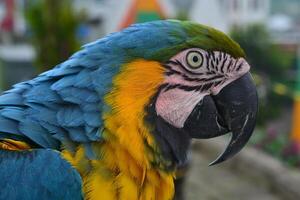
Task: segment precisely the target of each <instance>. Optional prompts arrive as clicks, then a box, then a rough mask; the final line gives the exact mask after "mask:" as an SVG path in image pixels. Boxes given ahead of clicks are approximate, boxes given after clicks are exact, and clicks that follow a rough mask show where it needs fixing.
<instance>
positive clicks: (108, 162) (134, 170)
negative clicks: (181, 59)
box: [63, 60, 174, 200]
mask: <svg viewBox="0 0 300 200" xmlns="http://www.w3.org/2000/svg"><path fill="white" fill-rule="evenodd" d="M163 80H164V68H163V67H162V66H161V65H160V64H159V63H158V62H153V61H146V60H136V61H134V62H131V63H129V64H126V65H125V66H123V67H122V68H121V72H120V73H119V74H118V75H117V76H116V77H115V78H114V80H113V90H112V91H111V92H110V93H109V94H108V95H106V97H105V103H106V104H107V105H108V106H109V107H110V108H111V110H110V111H108V112H107V113H105V114H104V115H103V121H104V129H103V133H102V134H103V138H104V141H102V142H101V143H93V144H92V148H93V150H94V152H95V154H96V155H97V159H95V160H88V161H83V160H82V159H86V160H87V158H85V157H84V155H83V153H82V151H83V147H79V148H78V151H77V153H75V155H71V154H70V153H68V152H66V151H65V152H63V155H64V157H65V158H66V159H67V160H69V161H70V162H71V164H72V165H73V166H74V167H75V168H77V169H78V171H79V172H80V174H81V176H82V178H83V185H84V188H83V191H84V193H85V198H87V199H90V200H96V199H105V200H115V199H120V200H123V199H124V200H128V199H130V200H138V199H139V200H170V199H172V198H173V194H174V185H173V177H174V174H173V173H171V172H165V171H163V170H160V169H159V168H158V167H156V166H153V165H152V164H151V163H152V162H153V159H154V155H153V152H151V151H148V150H147V147H146V145H145V144H147V145H148V146H151V148H153V149H155V151H157V150H156V149H157V147H156V144H155V141H154V139H153V137H152V135H151V133H150V131H149V127H147V125H146V124H145V122H144V117H145V107H146V106H147V105H148V104H149V103H150V100H151V98H152V97H153V96H154V95H155V93H156V92H157V91H158V88H159V86H160V85H161V84H162V83H163ZM76 155H77V156H76ZM76 157H80V158H76ZM82 163H84V164H82ZM86 163H88V164H86Z"/></svg>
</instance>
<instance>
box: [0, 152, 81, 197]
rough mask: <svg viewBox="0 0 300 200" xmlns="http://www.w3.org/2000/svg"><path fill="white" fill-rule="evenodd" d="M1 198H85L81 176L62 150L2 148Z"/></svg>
mask: <svg viewBox="0 0 300 200" xmlns="http://www.w3.org/2000/svg"><path fill="white" fill-rule="evenodd" d="M0 166H1V169H0V170H1V173H0V199H7V200H10V199H11V200H12V199H22V200H41V199H43V200H53V199H70V200H71V199H72V200H81V199H83V197H82V192H81V186H82V185H81V178H80V175H79V174H78V172H77V171H76V170H75V169H74V168H73V167H72V166H71V165H70V164H69V163H68V162H67V161H65V160H64V159H62V158H61V157H60V154H59V153H58V152H55V151H52V150H47V149H37V150H32V151H24V152H13V151H4V150H1V151H0Z"/></svg>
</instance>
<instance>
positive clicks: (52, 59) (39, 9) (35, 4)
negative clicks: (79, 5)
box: [25, 0, 80, 72]
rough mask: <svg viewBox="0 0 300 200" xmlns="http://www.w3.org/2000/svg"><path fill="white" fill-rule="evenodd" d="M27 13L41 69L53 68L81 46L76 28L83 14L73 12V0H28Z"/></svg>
mask: <svg viewBox="0 0 300 200" xmlns="http://www.w3.org/2000/svg"><path fill="white" fill-rule="evenodd" d="M25 15H26V19H27V22H28V25H29V27H30V30H31V39H32V42H33V44H34V47H35V49H36V52H37V60H36V64H37V66H39V67H38V70H39V72H41V71H45V70H48V69H51V68H52V67H54V66H55V65H57V64H58V63H60V62H62V61H64V60H66V59H67V58H68V57H69V56H70V55H71V54H72V53H73V52H75V51H76V50H78V49H79V42H78V41H77V39H76V29H77V27H78V25H79V21H80V16H79V17H78V16H77V14H76V13H75V12H74V11H73V9H72V5H71V1H70V0H34V1H28V5H27V9H26V11H25Z"/></svg>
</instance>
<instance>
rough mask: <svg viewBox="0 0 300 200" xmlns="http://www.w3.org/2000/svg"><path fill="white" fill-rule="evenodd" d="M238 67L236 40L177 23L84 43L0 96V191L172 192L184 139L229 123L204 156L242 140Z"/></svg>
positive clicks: (19, 194)
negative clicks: (220, 143)
mask: <svg viewBox="0 0 300 200" xmlns="http://www.w3.org/2000/svg"><path fill="white" fill-rule="evenodd" d="M46 53H47V52H45V54H46ZM249 69H250V66H249V64H248V63H247V61H246V60H245V55H244V53H243V51H242V50H241V48H240V47H239V45H238V44H237V43H235V42H234V41H232V40H231V39H230V38H229V37H227V36H226V35H225V34H223V33H222V32H219V31H217V30H215V29H213V28H210V27H207V26H203V25H199V24H197V23H193V22H187V21H185V22H181V21H174V20H168V21H156V22H150V23H143V24H136V25H132V26H131V27H129V28H127V29H125V30H123V31H121V32H117V33H113V34H111V35H108V36H106V37H104V38H102V39H100V40H97V41H95V42H93V43H91V44H88V45H86V46H84V47H83V48H82V50H80V51H78V52H77V53H75V54H74V55H73V56H71V57H70V58H69V59H68V60H67V61H65V62H63V63H61V64H59V65H57V66H56V67H54V68H53V69H52V70H50V71H47V72H45V73H43V74H40V75H39V76H37V77H36V78H34V79H32V80H29V81H25V82H22V83H19V84H16V85H14V86H13V89H11V90H8V91H6V92H4V93H3V94H2V95H1V96H0V149H1V150H0V199H7V200H8V199H22V200H29V199H30V200H32V199H33V200H34V199H38V200H40V199H43V200H48V199H49V200H50V199H51V200H53V199H72V200H77V199H89V200H96V199H104V200H115V199H118V200H135V199H136V200H137V199H140V200H150V199H151V200H154V199H156V200H169V199H172V198H173V195H174V183H173V182H174V178H175V174H176V170H177V169H179V168H180V167H181V166H184V165H185V163H186V161H187V156H186V155H187V151H188V148H189V144H190V141H191V139H192V138H211V137H216V136H219V135H224V134H226V133H228V132H232V138H231V141H230V143H229V145H228V147H227V149H226V150H225V152H224V153H223V154H222V155H221V156H220V157H219V158H218V159H217V160H216V161H215V162H213V163H212V164H216V163H219V162H222V161H224V160H226V159H228V158H230V157H231V156H233V155H234V154H236V153H237V152H238V151H240V150H241V148H242V147H243V146H244V145H245V144H246V143H247V141H248V139H249V137H250V136H251V134H252V132H253V128H254V125H255V117H256V113H257V95H256V90H255V86H254V84H253V82H252V79H251V76H250V74H249Z"/></svg>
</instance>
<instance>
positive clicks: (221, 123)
mask: <svg viewBox="0 0 300 200" xmlns="http://www.w3.org/2000/svg"><path fill="white" fill-rule="evenodd" d="M121 33H122V34H124V35H123V37H122V35H118V33H117V36H115V37H116V38H120V39H119V40H118V42H117V43H114V44H117V45H118V49H116V51H119V50H120V49H121V50H122V53H115V54H116V55H120V54H121V55H122V54H124V55H126V63H127V64H126V65H125V67H123V68H122V69H121V70H120V71H121V72H120V74H122V75H118V77H117V78H115V80H114V85H115V86H114V88H117V89H115V90H114V91H112V92H111V93H112V94H111V95H110V96H111V97H110V99H113V98H114V100H110V103H109V104H110V105H112V107H114V109H113V110H114V113H121V112H122V110H125V109H129V112H130V113H131V115H129V114H128V113H127V117H123V121H122V122H120V123H124V122H125V120H126V121H129V120H130V118H132V117H133V116H138V118H142V119H143V122H144V123H145V124H146V126H147V127H148V129H150V131H149V132H150V133H151V135H152V136H153V137H154V139H155V143H156V145H157V146H158V148H159V151H160V153H161V154H162V155H163V157H164V159H165V160H169V161H172V162H171V164H170V165H171V166H174V165H176V166H180V165H184V163H185V162H186V154H187V151H188V147H189V144H190V141H191V139H193V138H195V139H206V138H213V137H217V136H221V135H225V134H227V133H231V140H230V142H229V144H228V146H227V148H226V150H225V151H224V152H223V153H222V154H221V155H220V156H219V157H218V158H217V159H216V160H215V161H214V162H213V163H211V164H217V163H220V162H222V161H225V160H227V159H228V158H230V157H232V156H233V155H235V154H236V153H238V152H239V151H240V150H241V149H242V148H243V147H244V145H245V144H246V143H247V141H248V140H249V138H250V136H251V134H252V132H253V129H254V126H255V118H256V114H257V106H258V100H257V93H256V89H255V85H254V83H253V80H252V77H251V75H250V72H249V70H250V65H249V64H248V62H247V61H246V59H245V54H244V52H243V50H242V49H241V48H240V46H239V45H238V44H237V43H235V42H234V41H233V40H232V39H230V38H229V37H228V36H226V35H225V34H224V33H222V32H220V31H217V30H215V29H213V28H210V27H207V26H204V25H200V24H197V23H193V22H182V21H174V20H168V21H158V22H151V23H145V24H137V25H133V26H132V27H129V28H128V29H125V30H124V31H122V32H121ZM114 42H115V41H114ZM122 88H125V89H123V91H124V92H123V93H122V92H120V91H122ZM117 94H124V95H119V96H118V95H117ZM118 99H122V100H118ZM130 99H131V100H130ZM117 101H118V102H119V103H117ZM133 105H134V106H135V107H133ZM137 105H141V106H140V109H143V110H144V114H142V115H140V113H135V112H133V111H134V110H135V109H136V107H137ZM125 107H126V108H125ZM124 118H126V119H124ZM132 121H133V120H132ZM148 143H151V142H148Z"/></svg>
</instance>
